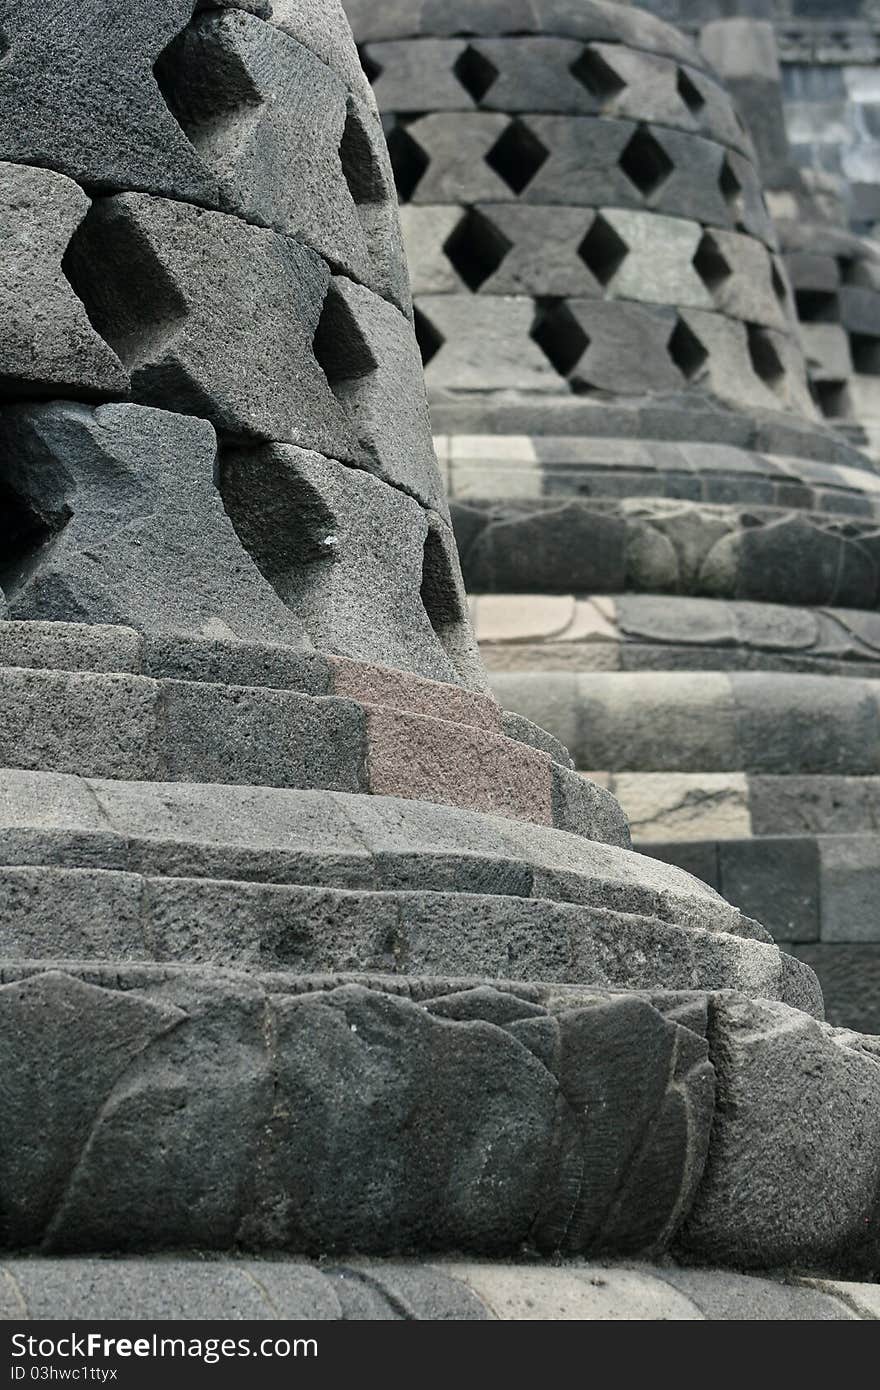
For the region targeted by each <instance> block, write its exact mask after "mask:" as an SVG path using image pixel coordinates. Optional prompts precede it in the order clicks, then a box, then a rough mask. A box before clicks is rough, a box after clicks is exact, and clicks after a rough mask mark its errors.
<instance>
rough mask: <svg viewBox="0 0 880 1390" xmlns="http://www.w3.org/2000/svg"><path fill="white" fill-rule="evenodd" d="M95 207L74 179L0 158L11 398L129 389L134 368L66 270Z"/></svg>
mask: <svg viewBox="0 0 880 1390" xmlns="http://www.w3.org/2000/svg"><path fill="white" fill-rule="evenodd" d="M0 147H2V146H0ZM88 209H89V200H88V198H87V197H86V195H85V194H84V193H83V191H82V189H80V188H78V187H77V186H76V184H75V183H73V182H71V180H70V179H67V178H64V177H62V176H61V175H60V174H53V173H51V172H50V171H49V170H47V169H29V168H25V167H23V166H22V165H17V164H2V163H0V225H2V237H0V247H2V253H0V254H2V259H0V268H2V283H3V294H4V312H3V336H2V339H0V389H2V393H3V395H4V396H10V395H13V396H14V395H16V394H18V395H27V396H34V395H50V394H60V393H64V392H67V391H71V392H74V393H77V394H80V395H86V396H93V397H102V396H110V395H113V394H114V393H121V394H125V392H126V391H127V389H128V373H127V372H126V370H125V368H124V367H123V365H122V363H121V362H120V361H119V358H118V357H117V356H116V354H115V353H114V352H113V351H112V349H111V348H109V347H108V346H107V344H106V343H105V342H103V340H102V339H101V338H99V336H98V334H97V333H96V332H95V330H94V329H93V328H92V326H91V324H90V323H89V320H88V317H87V315H86V311H85V309H84V308H83V305H82V304H81V303H80V302H79V300H78V299H77V297H76V295H75V294H74V293H73V290H72V289H71V286H70V284H69V282H68V281H67V279H66V278H65V276H64V272H63V271H62V268H61V265H62V258H63V257H64V254H65V252H66V250H67V247H68V245H69V243H70V239H71V237H72V236H73V233H74V232H75V231H76V228H77V227H78V226H79V224H80V222H81V221H82V220H83V218H84V217H85V215H86V213H87V212H88Z"/></svg>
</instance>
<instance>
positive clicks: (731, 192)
mask: <svg viewBox="0 0 880 1390" xmlns="http://www.w3.org/2000/svg"><path fill="white" fill-rule="evenodd" d="M718 187H719V188H720V189H721V196H722V197H723V198H724V201H725V203H727V204H728V206H733V204H734V203H735V202H736V200H737V198H738V197H739V196H740V194H741V193H742V184H741V183H740V181H739V179H738V178H737V176H736V174H735V173H734V172H733V168H732V167H731V163H730V160H729V159H728V158H727V156H726V155H725V157H724V163H723V164H722V165H721V173H720V174H719V175H718Z"/></svg>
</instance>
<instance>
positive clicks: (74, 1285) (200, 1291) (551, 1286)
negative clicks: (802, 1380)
mask: <svg viewBox="0 0 880 1390" xmlns="http://www.w3.org/2000/svg"><path fill="white" fill-rule="evenodd" d="M0 1275H2V1282H0V1298H2V1300H3V1301H2V1303H0V1310H2V1313H0V1316H3V1317H5V1318H7V1319H14V1320H16V1321H21V1320H27V1319H34V1320H42V1319H47V1318H49V1319H51V1318H54V1317H63V1318H68V1319H70V1320H72V1321H83V1320H85V1319H86V1318H100V1319H102V1320H107V1319H117V1320H124V1321H127V1322H128V1321H138V1320H144V1321H149V1320H158V1321H162V1320H166V1319H169V1318H178V1319H209V1320H222V1321H224V1322H235V1321H245V1320H247V1319H251V1318H253V1319H259V1320H260V1321H265V1322H271V1321H280V1322H284V1321H290V1320H293V1321H302V1322H312V1321H330V1320H333V1321H357V1320H361V1319H371V1320H377V1319H378V1320H382V1321H390V1322H393V1321H408V1322H415V1321H429V1320H434V1321H437V1320H444V1321H456V1322H461V1321H465V1320H467V1321H477V1320H484V1321H485V1320H487V1319H488V1320H500V1321H514V1320H515V1321H520V1320H523V1319H529V1320H533V1319H540V1320H543V1321H549V1320H552V1321H571V1320H580V1321H590V1322H608V1321H612V1320H614V1321H627V1322H630V1321H635V1320H644V1321H657V1320H662V1321H664V1322H665V1321H695V1320H700V1319H709V1320H713V1321H715V1320H717V1321H726V1320H730V1321H743V1320H746V1319H757V1320H760V1321H768V1320H771V1319H772V1320H774V1321H776V1320H779V1321H783V1320H784V1321H793V1320H797V1321H805V1322H806V1321H816V1320H822V1321H840V1320H846V1319H852V1318H865V1319H869V1320H870V1319H872V1318H876V1317H877V1310H878V1301H877V1292H876V1287H877V1286H876V1285H874V1284H864V1283H854V1282H846V1281H844V1280H839V1279H821V1280H811V1279H798V1280H795V1279H788V1280H783V1279H779V1278H776V1279H773V1278H756V1277H754V1276H750V1275H742V1274H728V1273H726V1272H723V1271H721V1270H710V1269H700V1270H693V1269H683V1268H681V1267H677V1266H674V1265H671V1264H669V1263H664V1264H663V1265H660V1266H652V1265H645V1264H633V1265H625V1264H616V1265H608V1264H603V1263H590V1264H588V1263H586V1262H584V1261H581V1260H568V1261H565V1262H564V1263H560V1264H556V1265H552V1266H551V1265H547V1264H539V1263H537V1262H535V1261H523V1262H520V1263H517V1264H512V1263H509V1262H503V1261H492V1262H489V1261H476V1260H471V1261H467V1262H465V1261H460V1260H443V1261H440V1260H436V1261H435V1262H434V1263H428V1262H426V1261H425V1260H410V1261H404V1260H394V1261H391V1260H357V1261H351V1260H348V1261H345V1262H344V1263H343V1262H338V1263H335V1264H327V1263H324V1264H321V1265H318V1264H312V1263H309V1262H308V1261H304V1260H303V1261H299V1260H283V1259H274V1260H254V1259H247V1258H242V1257H239V1258H238V1259H235V1260H230V1259H224V1258H222V1257H213V1258H210V1257H209V1258H207V1259H204V1258H203V1259H200V1260H192V1259H190V1260H187V1259H181V1258H179V1257H177V1258H171V1257H164V1258H157V1259H153V1260H150V1259H131V1258H129V1259H120V1258H116V1259H89V1258H85V1259H82V1258H80V1259H75V1258H73V1259H72V1258H70V1257H68V1258H67V1259H65V1260H59V1259H56V1258H51V1257H50V1258H45V1257H44V1258H42V1259H39V1260H37V1259H6V1260H4V1261H3V1264H2V1266H0ZM317 1340H318V1343H319V1354H320V1340H321V1339H320V1334H319V1335H318V1338H317Z"/></svg>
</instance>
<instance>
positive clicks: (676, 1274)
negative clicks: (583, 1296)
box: [660, 1266, 853, 1322]
mask: <svg viewBox="0 0 880 1390" xmlns="http://www.w3.org/2000/svg"><path fill="white" fill-rule="evenodd" d="M660 1277H661V1279H663V1280H664V1282H665V1283H667V1284H671V1285H672V1287H673V1288H674V1289H678V1291H679V1293H683V1294H684V1295H685V1296H686V1297H687V1298H690V1299H692V1300H693V1302H694V1303H695V1304H696V1305H697V1307H698V1308H699V1309H700V1312H701V1313H702V1314H703V1316H704V1317H706V1318H711V1319H713V1320H716V1319H717V1320H724V1321H730V1322H734V1321H735V1322H746V1321H750V1320H753V1319H754V1320H755V1321H760V1322H846V1321H849V1320H850V1319H851V1318H852V1317H853V1314H852V1312H850V1310H849V1308H848V1307H847V1306H846V1304H845V1303H844V1302H843V1301H842V1300H840V1299H836V1298H828V1297H827V1296H826V1295H825V1294H824V1293H821V1292H820V1291H819V1290H818V1289H810V1288H802V1287H798V1286H797V1285H792V1284H788V1283H777V1282H775V1281H771V1280H769V1279H757V1278H755V1277H754V1276H753V1275H749V1274H734V1273H729V1274H728V1273H722V1272H721V1271H718V1272H717V1273H714V1274H713V1275H712V1276H711V1277H707V1275H706V1274H705V1273H704V1272H703V1271H702V1270H695V1269H674V1268H668V1267H667V1266H664V1267H663V1269H662V1270H661V1271H660ZM842 1291H843V1290H842V1289H841V1292H842Z"/></svg>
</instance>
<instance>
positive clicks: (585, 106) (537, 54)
mask: <svg viewBox="0 0 880 1390" xmlns="http://www.w3.org/2000/svg"><path fill="white" fill-rule="evenodd" d="M414 46H415V45H414ZM421 46H422V45H421V44H419V45H418V48H421ZM469 49H470V52H471V53H475V54H478V55H479V57H480V58H482V59H483V60H484V63H488V64H489V65H490V69H491V68H495V69H496V71H497V74H498V75H497V77H495V78H494V79H493V80H492V81H491V82H490V83H489V86H488V88H487V89H486V91H485V92H484V93H483V94H482V95H481V96H479V97H478V99H477V105H478V106H480V107H482V108H483V110H486V111H510V112H519V111H524V112H536V111H550V112H554V113H557V112H566V113H568V114H571V115H595V114H596V112H597V111H599V110H600V109H601V99H600V98H599V97H597V96H596V94H595V93H594V92H591V91H590V89H589V88H588V87H587V86H585V85H584V83H583V82H580V81H578V79H577V78H576V77H575V75H574V73H573V72H572V68H573V67H574V66H575V64H576V63H577V61H578V59H579V58H580V57H581V54H582V53H583V47H582V45H581V44H579V43H578V42H577V40H575V39H564V38H563V39H558V38H553V37H552V36H547V37H545V36H541V37H535V38H517V39H513V40H511V39H507V38H502V39H477V40H474V41H472V42H471V44H470V45H469ZM490 69H487V70H486V76H487V77H488V76H489V75H490ZM378 99H379V100H380V101H383V99H385V98H384V93H382V92H379V93H378ZM386 100H387V99H386ZM388 104H390V105H393V103H388ZM425 105H427V103H426V104H425ZM421 109H422V110H424V109H425V106H423V107H422V108H421Z"/></svg>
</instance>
